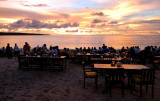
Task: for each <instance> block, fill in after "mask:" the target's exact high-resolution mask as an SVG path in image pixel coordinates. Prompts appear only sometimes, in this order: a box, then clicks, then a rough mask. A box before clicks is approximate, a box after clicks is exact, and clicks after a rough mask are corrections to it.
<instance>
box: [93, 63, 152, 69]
mask: <svg viewBox="0 0 160 101" xmlns="http://www.w3.org/2000/svg"><path fill="white" fill-rule="evenodd" d="M94 68H95V69H111V68H118V67H117V66H111V64H94ZM119 68H124V69H149V67H147V66H144V65H135V64H122V66H121V67H119Z"/></svg>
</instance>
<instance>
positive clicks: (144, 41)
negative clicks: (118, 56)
mask: <svg viewBox="0 0 160 101" xmlns="http://www.w3.org/2000/svg"><path fill="white" fill-rule="evenodd" d="M25 42H28V43H29V45H30V46H31V48H34V47H36V46H37V45H39V46H42V45H43V44H47V47H49V46H50V45H52V46H56V45H58V46H59V47H60V49H63V48H64V47H66V48H70V49H75V47H78V48H79V47H97V48H98V47H101V46H102V44H106V46H109V47H111V46H112V47H114V48H115V49H120V48H122V47H123V46H124V47H127V46H129V47H130V46H139V47H140V49H144V47H146V46H151V45H152V46H158V47H159V46H160V35H35V36H33V35H27V36H25V35H24V36H23V35H21V36H0V48H2V47H3V46H4V47H6V45H7V43H10V45H11V46H12V47H14V44H15V43H17V45H18V46H19V47H20V48H22V47H23V45H24V43H25Z"/></svg>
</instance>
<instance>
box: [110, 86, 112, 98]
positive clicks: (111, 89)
mask: <svg viewBox="0 0 160 101" xmlns="http://www.w3.org/2000/svg"><path fill="white" fill-rule="evenodd" d="M111 90H112V84H111V83H109V94H110V97H112V91H111Z"/></svg>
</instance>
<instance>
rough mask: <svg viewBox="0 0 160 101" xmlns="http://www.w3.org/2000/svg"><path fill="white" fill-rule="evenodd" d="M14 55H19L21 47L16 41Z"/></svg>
mask: <svg viewBox="0 0 160 101" xmlns="http://www.w3.org/2000/svg"><path fill="white" fill-rule="evenodd" d="M14 55H15V56H18V55H19V48H18V46H17V44H16V43H15V46H14Z"/></svg>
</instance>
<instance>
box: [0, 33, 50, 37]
mask: <svg viewBox="0 0 160 101" xmlns="http://www.w3.org/2000/svg"><path fill="white" fill-rule="evenodd" d="M4 35H5V36H7V35H9V36H10V35H49V34H33V33H19V32H17V33H16V32H0V36H4Z"/></svg>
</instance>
